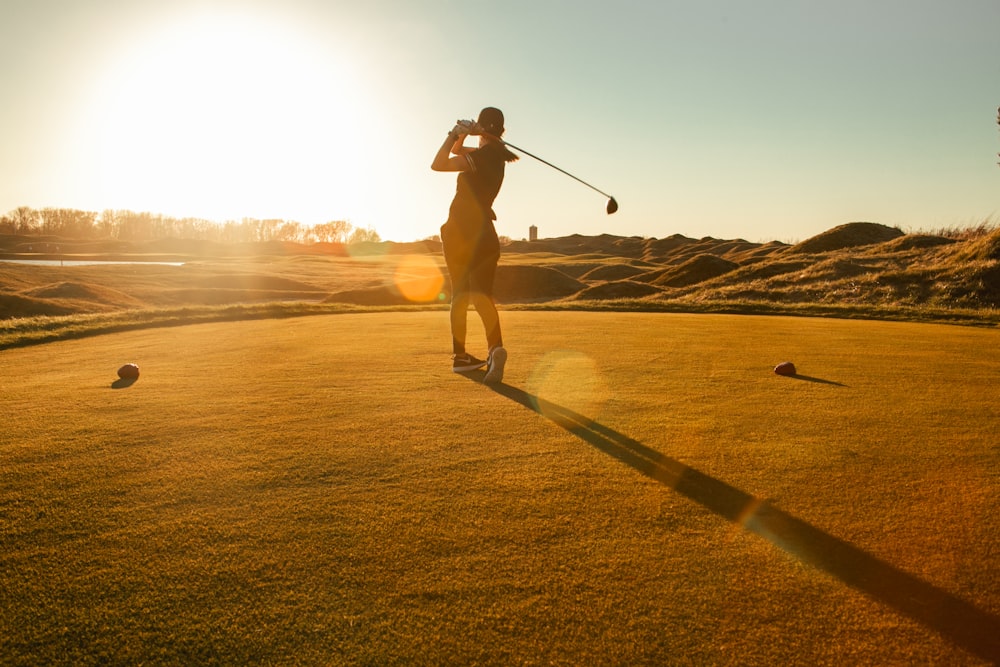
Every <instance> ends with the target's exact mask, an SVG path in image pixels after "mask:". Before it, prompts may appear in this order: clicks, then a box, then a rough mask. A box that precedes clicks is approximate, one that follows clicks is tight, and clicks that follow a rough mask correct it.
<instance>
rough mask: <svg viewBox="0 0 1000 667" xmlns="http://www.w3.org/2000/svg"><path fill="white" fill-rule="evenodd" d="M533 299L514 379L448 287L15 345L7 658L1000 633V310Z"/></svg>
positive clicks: (657, 659)
mask: <svg viewBox="0 0 1000 667" xmlns="http://www.w3.org/2000/svg"><path fill="white" fill-rule="evenodd" d="M502 317H503V322H504V325H505V327H506V331H505V334H506V338H507V345H508V347H509V348H510V350H511V361H510V363H509V367H508V374H507V383H506V385H505V386H502V387H500V388H499V389H497V390H492V389H490V388H488V387H486V386H484V385H481V384H479V383H478V382H476V381H474V379H472V380H470V379H467V378H464V377H461V376H458V375H455V374H453V373H451V371H450V360H449V358H448V355H447V352H448V341H449V334H448V324H447V316H446V314H445V313H443V312H439V311H435V312H397V313H369V314H344V315H334V316H328V317H309V318H300V319H290V320H268V321H256V322H239V323H226V324H205V325H197V326H187V327H176V328H171V329H159V330H146V331H134V332H128V333H121V334H115V335H108V336H99V337H93V338H88V339H85V340H76V341H65V342H59V343H54V344H51V345H44V346H37V347H29V348H24V349H17V350H5V351H2V352H0V366H2V368H3V370H4V373H3V375H4V378H5V380H4V382H2V383H0V404H2V405H3V406H4V408H5V419H4V423H3V427H2V430H0V462H2V466H3V474H2V475H0V577H2V580H3V582H4V586H3V587H0V655H3V656H5V660H7V661H10V662H12V663H26V662H32V663H46V664H66V663H74V664H81V663H82V664H93V663H175V664H177V663H181V664H195V663H197V664H245V663H289V662H295V663H299V664H345V665H362V664H380V665H382V664H384V665H394V664H399V665H402V664H421V665H438V664H491V665H492V664H496V665H507V664H567V665H569V664H677V663H685V664H734V663H735V664H743V665H773V664H801V665H806V664H809V665H815V664H859V663H866V664H953V665H980V664H989V662H990V661H991V660H995V659H997V658H998V657H1000V655H998V654H997V650H998V648H997V647H998V645H997V638H998V637H1000V633H998V632H997V630H998V628H1000V621H998V619H1000V584H998V581H997V578H996V576H995V573H996V571H997V569H998V567H1000V563H998V562H997V558H998V553H997V550H996V545H997V543H998V539H1000V519H998V515H997V512H996V507H997V505H998V501H1000V497H998V496H1000V494H998V491H1000V487H998V480H1000V451H998V450H997V447H996V437H995V436H996V433H997V432H998V428H1000V412H998V410H997V401H996V398H997V394H996V387H995V378H996V377H997V375H998V373H1000V344H998V343H1000V341H998V340H997V336H998V332H997V331H995V330H987V329H975V328H960V327H948V326H938V325H916V324H908V323H877V322H864V321H843V320H821V319H802V318H776V317H770V318H763V317H729V316H713V315H674V314H648V313H582V312H522V311H515V312H505V313H503V314H502ZM471 330H472V331H473V335H472V338H471V339H470V344H471V346H472V347H471V349H472V350H473V351H476V352H481V351H482V350H481V348H482V346H484V345H485V342H484V341H483V340H482V339H481V337H479V336H477V335H476V330H475V328H474V327H473V328H472V329H471ZM784 360H792V361H794V362H795V363H796V365H797V367H798V370H799V373H800V376H798V377H795V378H784V377H778V376H776V375H774V374H773V373H772V372H771V369H772V367H773V365H774V364H776V363H777V362H779V361H784ZM127 361H135V362H137V363H138V364H139V366H140V367H141V370H142V375H141V377H140V379H139V380H138V382H136V383H135V384H133V385H131V386H129V387H125V388H119V389H114V388H112V383H113V381H114V380H115V379H116V378H115V375H114V372H115V369H116V368H117V367H118V366H119V365H120V364H122V363H125V362H127Z"/></svg>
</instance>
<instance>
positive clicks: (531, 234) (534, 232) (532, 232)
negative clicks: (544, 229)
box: [528, 225, 538, 241]
mask: <svg viewBox="0 0 1000 667" xmlns="http://www.w3.org/2000/svg"><path fill="white" fill-rule="evenodd" d="M528 240H529V241H537V240H538V227H535V226H534V225H532V226H531V227H528Z"/></svg>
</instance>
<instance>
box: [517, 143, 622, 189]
mask: <svg viewBox="0 0 1000 667" xmlns="http://www.w3.org/2000/svg"><path fill="white" fill-rule="evenodd" d="M500 141H502V142H503V143H504V144H505V145H507V146H510V147H511V148H513V149H514V150H516V151H517V152H519V153H524V154H525V155H527V156H528V157H533V158H535V159H536V160H538V161H539V162H541V163H542V164H547V165H549V166H550V167H552V168H553V169H555V170H556V171H561V172H562V173H564V174H566V175H567V176H569V177H570V178H572V179H573V180H575V181H578V182H580V183H583V184H584V185H586V186H587V187H588V188H590V189H591V190H594V191H595V192H599V193H601V194H602V195H604V196H605V197H607V198H608V199H612V197H611V195H609V194H608V193H607V192H604V191H603V190H598V189H597V188H595V187H594V186H593V185H591V184H590V183H588V182H587V181H585V180H583V179H581V178H577V177H576V176H574V175H573V174H571V173H569V172H568V171H566V170H565V169H560V168H559V167H557V166H555V165H554V164H552V163H551V162H549V161H548V160H543V159H542V158H540V157H538V156H537V155H535V154H534V153H529V152H528V151H526V150H524V149H523V148H521V147H519V146H515V145H514V144H512V143H510V142H509V141H504V140H503V139H501V140H500Z"/></svg>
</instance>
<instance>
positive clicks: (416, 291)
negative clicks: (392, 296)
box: [394, 255, 445, 303]
mask: <svg viewBox="0 0 1000 667" xmlns="http://www.w3.org/2000/svg"><path fill="white" fill-rule="evenodd" d="M394 283H395V286H396V289H397V290H398V291H399V293H400V294H401V295H403V297H405V298H406V299H407V300H408V301H414V302H417V303H423V302H428V301H444V299H445V295H444V292H443V291H442V290H443V289H444V274H443V273H442V272H441V267H440V266H438V264H437V262H435V261H434V259H433V258H432V257H430V256H428V255H407V256H406V257H404V258H403V259H402V260H401V261H400V263H399V266H397V267H396V272H395V275H394Z"/></svg>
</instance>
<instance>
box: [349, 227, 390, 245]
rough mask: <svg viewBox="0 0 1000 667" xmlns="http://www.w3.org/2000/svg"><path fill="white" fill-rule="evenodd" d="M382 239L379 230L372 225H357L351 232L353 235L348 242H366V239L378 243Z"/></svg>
mask: <svg viewBox="0 0 1000 667" xmlns="http://www.w3.org/2000/svg"><path fill="white" fill-rule="evenodd" d="M381 240H382V237H381V236H379V235H378V232H376V231H375V230H374V229H372V228H371V227H367V228H365V229H361V228H360V227H356V228H355V229H354V231H352V232H351V235H350V236H349V237H348V239H347V242H348V243H364V242H366V241H370V242H371V243H378V242H379V241H381Z"/></svg>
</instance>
